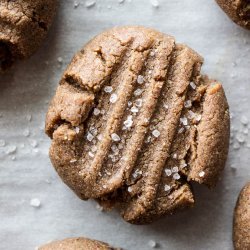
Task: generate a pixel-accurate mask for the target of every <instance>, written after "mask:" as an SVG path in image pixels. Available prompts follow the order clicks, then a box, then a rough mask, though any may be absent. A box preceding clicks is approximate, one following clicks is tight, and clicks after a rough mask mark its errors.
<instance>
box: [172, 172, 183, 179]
mask: <svg viewBox="0 0 250 250" xmlns="http://www.w3.org/2000/svg"><path fill="white" fill-rule="evenodd" d="M180 178H181V177H180V175H179V174H178V173H175V174H173V179H174V180H179V179H180Z"/></svg>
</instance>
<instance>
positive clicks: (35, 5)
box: [0, 0, 57, 72]
mask: <svg viewBox="0 0 250 250" xmlns="http://www.w3.org/2000/svg"><path fill="white" fill-rule="evenodd" d="M56 7H57V0H15V1H10V0H0V72H1V71H4V70H6V69H7V68H9V67H10V66H11V64H12V63H13V62H14V61H15V60H17V59H23V58H27V57H29V56H31V55H32V54H33V53H34V52H35V51H36V50H37V49H38V47H39V46H40V44H41V42H42V40H43V39H44V37H45V36H46V34H47V32H48V29H49V27H50V25H51V23H52V20H53V17H54V15H55V12H56Z"/></svg>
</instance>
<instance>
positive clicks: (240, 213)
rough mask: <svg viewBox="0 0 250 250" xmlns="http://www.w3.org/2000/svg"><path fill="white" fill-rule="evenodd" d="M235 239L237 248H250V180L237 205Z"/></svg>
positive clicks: (240, 249) (236, 249) (245, 249)
mask: <svg viewBox="0 0 250 250" xmlns="http://www.w3.org/2000/svg"><path fill="white" fill-rule="evenodd" d="M233 241H234V248H235V250H247V249H250V182H248V183H247V184H246V185H245V187H244V188H243V189H242V190H241V192H240V195H239V198H238V201H237V204H236V207H235V211H234V228H233Z"/></svg>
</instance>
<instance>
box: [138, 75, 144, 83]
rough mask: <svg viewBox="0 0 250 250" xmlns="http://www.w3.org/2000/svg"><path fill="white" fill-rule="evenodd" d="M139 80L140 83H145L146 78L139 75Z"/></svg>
mask: <svg viewBox="0 0 250 250" xmlns="http://www.w3.org/2000/svg"><path fill="white" fill-rule="evenodd" d="M137 82H138V83H139V84H143V83H144V78H143V76H142V75H138V77H137Z"/></svg>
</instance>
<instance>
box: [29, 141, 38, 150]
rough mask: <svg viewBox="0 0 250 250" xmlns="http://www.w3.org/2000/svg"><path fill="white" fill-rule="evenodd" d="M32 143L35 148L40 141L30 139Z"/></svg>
mask: <svg viewBox="0 0 250 250" xmlns="http://www.w3.org/2000/svg"><path fill="white" fill-rule="evenodd" d="M30 145H31V146H32V147H33V148H35V147H37V145H38V143H37V141H36V140H30Z"/></svg>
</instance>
